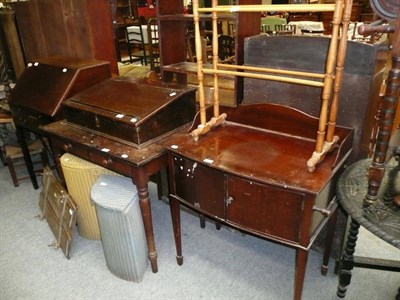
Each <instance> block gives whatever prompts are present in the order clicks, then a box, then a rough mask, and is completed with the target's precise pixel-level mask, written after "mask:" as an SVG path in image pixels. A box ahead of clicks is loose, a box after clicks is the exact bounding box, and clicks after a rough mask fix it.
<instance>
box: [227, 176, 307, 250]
mask: <svg viewBox="0 0 400 300" xmlns="http://www.w3.org/2000/svg"><path fill="white" fill-rule="evenodd" d="M227 199H228V201H227V207H226V221H227V222H229V223H231V224H233V225H235V226H238V227H240V228H244V229H246V230H249V231H250V232H254V233H256V234H258V235H262V236H266V237H275V238H277V239H279V240H282V239H283V240H287V241H291V242H294V243H296V244H297V243H298V242H299V240H300V232H301V227H302V219H303V215H304V211H303V210H304V205H303V204H304V201H305V195H304V194H302V193H298V192H293V191H288V190H285V189H282V188H279V187H275V186H271V185H264V184H260V183H257V182H253V181H250V180H247V179H243V178H240V177H236V176H228V195H227Z"/></svg>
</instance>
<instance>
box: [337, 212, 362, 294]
mask: <svg viewBox="0 0 400 300" xmlns="http://www.w3.org/2000/svg"><path fill="white" fill-rule="evenodd" d="M359 228H360V225H359V224H358V223H357V222H356V221H355V220H354V219H351V223H350V229H349V234H348V237H347V242H346V249H345V252H344V255H343V256H342V258H341V266H340V270H339V286H338V290H337V293H336V294H337V296H338V297H340V298H344V297H345V296H346V291H347V286H348V285H349V284H350V281H351V271H352V269H353V267H354V251H355V248H356V241H357V235H358V230H359Z"/></svg>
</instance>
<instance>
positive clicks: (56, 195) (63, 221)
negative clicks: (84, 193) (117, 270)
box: [39, 167, 77, 259]
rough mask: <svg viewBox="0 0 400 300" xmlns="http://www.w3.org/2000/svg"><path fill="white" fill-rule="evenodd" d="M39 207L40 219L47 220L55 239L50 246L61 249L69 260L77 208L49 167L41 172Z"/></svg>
mask: <svg viewBox="0 0 400 300" xmlns="http://www.w3.org/2000/svg"><path fill="white" fill-rule="evenodd" d="M39 207H40V210H41V218H42V219H43V218H44V219H46V220H47V223H48V224H49V226H50V228H51V230H52V231H53V234H54V236H55V238H56V239H55V240H54V241H53V242H52V243H51V246H54V248H56V249H57V248H61V249H62V251H63V252H64V254H65V256H66V257H67V258H68V259H69V258H70V250H71V245H72V239H73V236H74V228H75V225H76V209H77V207H76V205H75V203H74V202H73V201H72V199H71V197H70V196H69V194H68V192H67V191H66V189H65V188H64V187H63V186H62V185H61V183H60V182H59V180H58V179H57V178H56V177H55V176H54V174H53V172H52V171H51V169H50V168H49V167H45V168H44V170H43V190H42V191H41V193H40V196H39Z"/></svg>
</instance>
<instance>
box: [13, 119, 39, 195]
mask: <svg viewBox="0 0 400 300" xmlns="http://www.w3.org/2000/svg"><path fill="white" fill-rule="evenodd" d="M15 128H16V131H15V133H16V135H17V138H18V143H19V144H20V146H21V150H22V153H23V154H24V160H25V164H26V168H27V169H28V173H29V177H30V179H31V182H32V185H33V188H34V189H35V190H37V189H38V188H39V185H38V182H37V180H36V174H35V170H34V168H33V163H32V158H31V155H30V153H29V148H28V144H27V143H26V139H25V134H24V132H25V131H24V128H22V127H20V126H15Z"/></svg>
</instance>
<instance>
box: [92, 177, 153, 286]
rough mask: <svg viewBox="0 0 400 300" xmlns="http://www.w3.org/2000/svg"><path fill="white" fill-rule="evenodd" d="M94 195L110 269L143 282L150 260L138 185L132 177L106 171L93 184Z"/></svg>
mask: <svg viewBox="0 0 400 300" xmlns="http://www.w3.org/2000/svg"><path fill="white" fill-rule="evenodd" d="M91 198H92V200H93V202H94V203H95V204H96V212H97V220H98V222H99V228H100V234H101V241H102V243H103V250H104V256H105V259H106V264H107V267H108V269H109V270H110V271H111V273H113V274H114V275H115V276H117V277H119V278H121V279H125V280H128V281H134V282H140V281H142V278H143V274H144V272H145V270H146V268H147V265H148V259H147V244H146V235H145V232H144V226H143V219H142V215H141V213H140V207H139V197H138V195H137V189H136V186H135V185H134V184H133V183H132V180H131V179H130V178H128V177H123V176H113V175H107V174H103V175H100V176H99V178H98V179H97V181H96V183H95V184H94V185H93V188H92V192H91Z"/></svg>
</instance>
